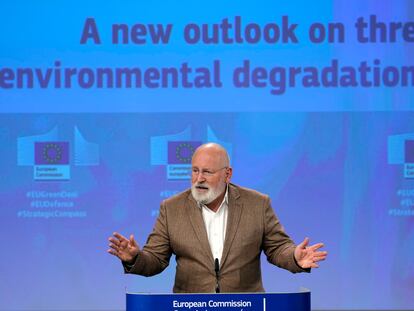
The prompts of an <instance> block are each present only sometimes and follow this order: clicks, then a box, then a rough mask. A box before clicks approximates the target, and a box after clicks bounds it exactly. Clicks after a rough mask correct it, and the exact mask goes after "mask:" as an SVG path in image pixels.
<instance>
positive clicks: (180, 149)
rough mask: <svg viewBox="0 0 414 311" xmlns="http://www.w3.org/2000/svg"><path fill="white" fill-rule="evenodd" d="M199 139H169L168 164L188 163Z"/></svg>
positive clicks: (198, 143) (198, 144)
mask: <svg viewBox="0 0 414 311" xmlns="http://www.w3.org/2000/svg"><path fill="white" fill-rule="evenodd" d="M201 144H202V142H201V141H169V142H168V164H190V163H191V158H192V156H193V153H194V151H195V150H196V149H197V148H198V147H199V146H200V145H201Z"/></svg>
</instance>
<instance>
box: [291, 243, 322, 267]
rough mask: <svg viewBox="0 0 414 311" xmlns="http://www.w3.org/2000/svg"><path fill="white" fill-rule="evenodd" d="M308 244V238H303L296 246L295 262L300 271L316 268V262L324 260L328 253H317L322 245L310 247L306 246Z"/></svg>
mask: <svg viewBox="0 0 414 311" xmlns="http://www.w3.org/2000/svg"><path fill="white" fill-rule="evenodd" d="M308 244H309V238H305V239H304V240H303V242H302V243H300V244H299V245H298V246H296V248H295V259H296V262H297V263H298V265H299V266H300V267H301V268H302V269H308V268H318V267H319V265H318V262H319V261H322V260H325V258H326V256H327V255H328V252H325V251H318V249H320V248H321V247H323V243H317V244H314V245H311V246H308Z"/></svg>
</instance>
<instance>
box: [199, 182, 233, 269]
mask: <svg viewBox="0 0 414 311" xmlns="http://www.w3.org/2000/svg"><path fill="white" fill-rule="evenodd" d="M228 190H229V187H228V186H227V188H226V194H225V195H224V199H223V202H221V204H220V206H219V208H218V210H217V211H216V212H213V211H212V210H211V209H209V208H208V207H207V206H206V205H201V210H202V214H203V220H204V224H205V226H206V230H207V236H208V242H209V244H210V248H211V253H212V254H213V257H214V259H216V258H217V259H218V260H219V263H220V262H221V255H222V254H223V246H224V239H225V238H226V228H227V214H228Z"/></svg>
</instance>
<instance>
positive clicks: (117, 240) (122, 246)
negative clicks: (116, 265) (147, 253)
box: [108, 232, 139, 265]
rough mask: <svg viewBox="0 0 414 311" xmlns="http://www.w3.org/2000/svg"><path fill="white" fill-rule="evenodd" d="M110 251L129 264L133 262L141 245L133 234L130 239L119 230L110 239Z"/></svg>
mask: <svg viewBox="0 0 414 311" xmlns="http://www.w3.org/2000/svg"><path fill="white" fill-rule="evenodd" d="M108 240H109V247H110V248H109V249H108V253H110V254H112V255H114V256H116V257H118V258H119V259H121V260H122V261H124V262H126V263H127V264H131V265H132V264H133V263H134V260H135V257H136V256H137V255H138V252H139V247H138V244H137V242H136V241H135V239H134V236H133V235H132V234H131V235H130V236H129V240H128V239H127V238H126V237H124V236H123V235H122V234H120V233H118V232H114V233H113V236H111V237H110V238H109V239H108Z"/></svg>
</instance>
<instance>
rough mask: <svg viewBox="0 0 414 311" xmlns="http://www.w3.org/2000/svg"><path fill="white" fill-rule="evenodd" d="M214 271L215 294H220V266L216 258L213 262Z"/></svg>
mask: <svg viewBox="0 0 414 311" xmlns="http://www.w3.org/2000/svg"><path fill="white" fill-rule="evenodd" d="M214 271H216V293H220V284H219V276H220V264H219V260H218V258H216V259H215V260H214Z"/></svg>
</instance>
